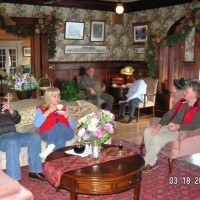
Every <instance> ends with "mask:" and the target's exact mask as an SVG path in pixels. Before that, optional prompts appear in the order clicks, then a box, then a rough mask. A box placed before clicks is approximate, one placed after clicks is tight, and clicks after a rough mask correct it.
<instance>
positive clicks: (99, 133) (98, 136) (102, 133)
mask: <svg viewBox="0 0 200 200" xmlns="http://www.w3.org/2000/svg"><path fill="white" fill-rule="evenodd" d="M103 135H104V131H103V130H97V131H96V137H97V138H102V137H103Z"/></svg>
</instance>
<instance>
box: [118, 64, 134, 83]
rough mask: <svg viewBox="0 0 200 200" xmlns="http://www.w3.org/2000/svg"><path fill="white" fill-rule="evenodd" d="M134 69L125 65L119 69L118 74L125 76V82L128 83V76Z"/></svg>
mask: <svg viewBox="0 0 200 200" xmlns="http://www.w3.org/2000/svg"><path fill="white" fill-rule="evenodd" d="M134 71H135V69H134V68H133V67H131V66H126V67H124V68H123V69H121V70H120V74H123V75H126V76H127V83H129V76H131V75H133V73H134Z"/></svg>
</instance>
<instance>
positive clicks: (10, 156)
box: [0, 102, 47, 183]
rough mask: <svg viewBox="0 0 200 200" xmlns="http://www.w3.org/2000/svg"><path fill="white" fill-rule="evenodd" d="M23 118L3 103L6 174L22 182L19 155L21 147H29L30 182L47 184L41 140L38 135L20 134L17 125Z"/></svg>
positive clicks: (0, 120) (0, 133)
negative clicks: (40, 155) (42, 160)
mask: <svg viewBox="0 0 200 200" xmlns="http://www.w3.org/2000/svg"><path fill="white" fill-rule="evenodd" d="M20 121H21V116H20V115H19V113H18V112H17V111H16V110H13V109H12V108H11V107H10V105H9V104H8V103H7V102H3V104H2V111H1V113H0V151H3V152H5V153H6V173H7V174H8V175H9V176H10V177H12V178H13V179H14V180H21V169H20V161H19V154H20V149H21V147H28V154H29V156H28V162H29V180H32V181H40V182H42V183H46V182H47V181H46V179H45V177H44V175H43V174H42V172H43V168H42V162H41V159H40V157H39V154H40V153H41V139H40V135H39V134H37V133H19V132H17V131H16V127H15V124H17V123H19V122H20Z"/></svg>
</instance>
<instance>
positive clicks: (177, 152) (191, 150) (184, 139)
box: [140, 90, 200, 176]
mask: <svg viewBox="0 0 200 200" xmlns="http://www.w3.org/2000/svg"><path fill="white" fill-rule="evenodd" d="M183 96H184V95H183V90H178V91H176V92H175V93H174V103H176V102H177V101H178V100H179V99H180V98H182V97H183ZM159 120H160V118H152V119H151V120H150V125H151V126H152V125H156V124H158V122H159ZM199 141H200V128H198V129H196V130H194V131H180V132H179V135H178V139H177V140H176V141H173V142H168V143H167V144H166V145H165V146H164V147H163V148H162V149H161V153H163V154H164V155H165V156H166V157H167V158H168V161H169V176H171V175H172V168H173V163H174V160H175V159H176V158H180V157H183V156H188V155H191V154H195V153H200V145H199ZM143 148H144V142H142V144H141V146H140V150H141V152H143Z"/></svg>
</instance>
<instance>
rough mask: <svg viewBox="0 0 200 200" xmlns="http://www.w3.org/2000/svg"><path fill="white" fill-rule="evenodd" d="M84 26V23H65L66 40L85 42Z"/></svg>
mask: <svg viewBox="0 0 200 200" xmlns="http://www.w3.org/2000/svg"><path fill="white" fill-rule="evenodd" d="M84 26H85V23H84V22H65V39H67V40H83V39H84Z"/></svg>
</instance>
